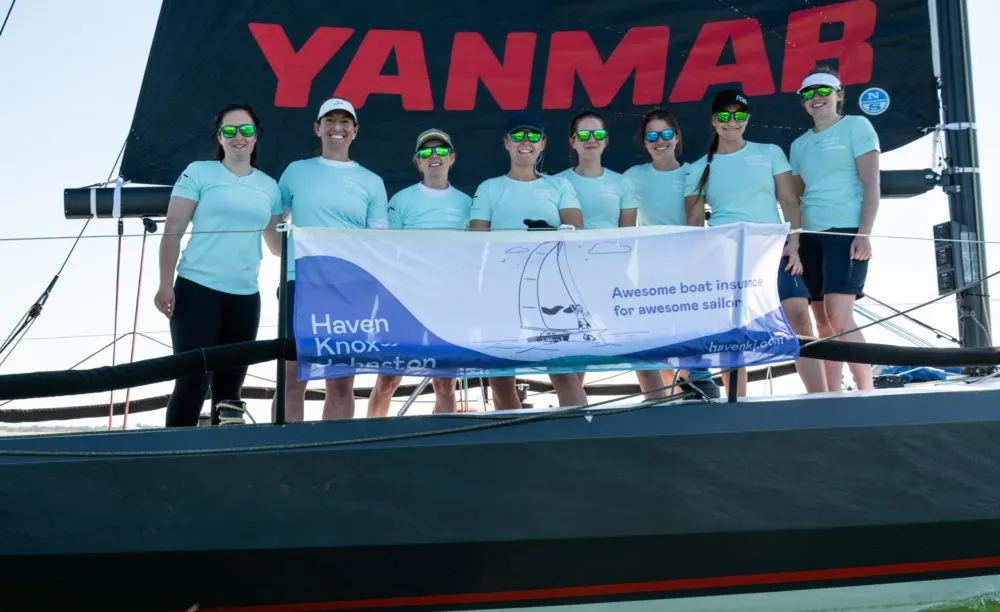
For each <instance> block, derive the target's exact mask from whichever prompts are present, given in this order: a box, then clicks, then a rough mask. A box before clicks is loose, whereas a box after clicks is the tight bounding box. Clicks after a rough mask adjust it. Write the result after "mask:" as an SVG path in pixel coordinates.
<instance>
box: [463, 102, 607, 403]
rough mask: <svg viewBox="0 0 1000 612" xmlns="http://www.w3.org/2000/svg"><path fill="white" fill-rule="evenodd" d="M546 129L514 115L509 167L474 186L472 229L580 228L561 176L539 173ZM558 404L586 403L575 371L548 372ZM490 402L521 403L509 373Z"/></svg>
mask: <svg viewBox="0 0 1000 612" xmlns="http://www.w3.org/2000/svg"><path fill="white" fill-rule="evenodd" d="M545 144H546V138H545V128H544V126H543V125H542V122H541V119H540V118H539V117H538V116H537V115H535V114H534V113H531V112H528V111H523V112H519V113H515V114H514V115H513V116H511V118H510V120H509V121H508V122H507V131H506V133H505V134H504V137H503V145H504V148H505V149H507V153H508V155H509V156H510V170H509V171H508V172H507V174H505V175H503V176H498V177H495V178H491V179H487V180H485V181H483V182H482V184H480V185H479V187H478V188H477V189H476V194H475V196H474V197H473V200H472V213H471V216H470V221H469V229H471V230H479V231H483V230H489V231H493V230H526V229H527V228H528V223H529V222H533V223H532V224H533V225H535V224H536V223H537V225H538V226H541V227H545V226H548V227H552V228H556V227H559V226H560V225H571V226H573V227H575V228H577V229H583V215H582V214H581V212H580V202H579V200H578V199H577V196H576V192H575V191H574V189H573V186H572V185H571V184H570V183H569V181H567V180H566V179H565V178H562V177H558V176H546V175H543V174H541V173H540V172H539V171H538V159H539V157H541V155H542V152H543V151H544V150H545ZM549 376H550V378H551V380H552V386H553V387H555V391H556V395H557V396H558V397H559V405H560V406H580V405H583V404H586V403H587V394H586V392H585V391H584V389H583V382H582V381H581V380H580V377H579V376H578V375H577V374H576V373H568V374H550V375H549ZM490 388H491V389H492V390H493V397H494V405H495V407H496V409H498V410H513V409H518V408H520V407H521V400H520V399H519V398H518V397H517V389H516V388H515V384H514V377H513V376H503V377H490Z"/></svg>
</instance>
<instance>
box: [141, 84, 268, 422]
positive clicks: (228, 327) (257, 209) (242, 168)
mask: <svg viewBox="0 0 1000 612" xmlns="http://www.w3.org/2000/svg"><path fill="white" fill-rule="evenodd" d="M259 129H260V122H259V121H258V120H257V116H256V115H255V114H254V111H253V109H252V108H251V107H249V106H247V105H243V104H236V105H232V106H227V107H225V108H223V109H222V110H221V111H220V112H219V114H218V115H217V117H216V120H215V155H214V157H215V159H214V160H211V161H196V162H191V163H190V164H188V166H187V167H186V168H185V169H184V171H183V172H182V173H181V176H180V177H179V178H178V179H177V182H176V183H175V184H174V188H173V191H172V192H171V194H170V203H169V204H168V207H167V218H166V222H165V224H164V228H163V238H162V239H161V241H160V287H159V290H158V291H157V292H156V296H155V297H154V298H153V302H154V304H155V305H156V308H157V310H159V311H160V312H162V313H163V314H164V315H165V316H166V317H167V318H169V319H170V338H171V340H172V343H173V350H174V352H175V353H180V352H183V351H190V350H194V349H198V348H202V347H206V346H215V345H220V344H230V343H234V342H247V341H251V340H255V339H256V338H257V329H258V326H259V324H260V291H259V287H258V282H257V279H258V276H259V273H260V262H261V258H262V256H263V252H262V248H261V234H262V232H264V231H265V230H269V229H272V228H273V227H274V225H275V223H276V222H275V220H274V215H275V214H277V213H279V212H280V211H281V194H280V193H279V190H278V185H277V183H275V181H274V179H273V178H271V177H270V176H268V175H266V174H264V173H263V172H261V171H260V170H258V169H257V168H255V167H254V164H255V163H256V161H257V139H258V136H259ZM189 224H191V225H192V226H193V227H192V235H191V239H190V241H189V242H188V244H187V246H186V247H185V248H184V252H183V253H181V252H180V243H181V235H182V234H183V233H184V232H185V231H186V230H187V227H188V225H189ZM178 257H180V263H179V264H178V261H177V260H178ZM175 267H176V271H177V278H176V281H175V280H174V268H175ZM246 373H247V368H246V367H240V368H232V369H229V370H219V371H216V372H211V373H203V374H192V375H189V376H183V377H181V378H178V379H177V381H176V382H175V383H174V391H173V393H171V394H170V400H169V401H168V403H167V416H166V425H167V427H194V426H196V425H197V424H198V416H199V414H200V413H201V408H202V405H203V404H204V403H205V393H206V391H207V390H208V387H209V383H210V382H211V387H212V406H213V410H217V411H218V414H219V417H220V419H221V421H222V422H224V423H227V422H239V421H241V420H242V417H243V414H244V413H245V412H246V406H245V404H243V402H242V401H240V392H241V390H242V388H243V381H244V379H245V378H246Z"/></svg>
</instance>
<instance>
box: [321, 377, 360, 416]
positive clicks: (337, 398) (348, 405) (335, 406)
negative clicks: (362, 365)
mask: <svg viewBox="0 0 1000 612" xmlns="http://www.w3.org/2000/svg"><path fill="white" fill-rule="evenodd" d="M353 418H354V376H353V375H351V376H345V377H343V378H327V379H326V400H325V401H324V402H323V420H324V421H333V420H338V419H353Z"/></svg>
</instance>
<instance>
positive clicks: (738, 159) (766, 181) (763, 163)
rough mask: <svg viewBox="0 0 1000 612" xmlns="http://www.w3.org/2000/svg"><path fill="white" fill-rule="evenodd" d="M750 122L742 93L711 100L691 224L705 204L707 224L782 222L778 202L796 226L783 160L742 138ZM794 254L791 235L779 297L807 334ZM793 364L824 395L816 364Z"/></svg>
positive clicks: (692, 176)
mask: <svg viewBox="0 0 1000 612" xmlns="http://www.w3.org/2000/svg"><path fill="white" fill-rule="evenodd" d="M749 120H750V113H749V105H748V103H747V99H746V97H745V96H743V94H742V93H740V92H738V91H736V90H733V89H727V90H725V91H721V92H719V93H718V94H717V95H716V96H715V99H714V100H713V102H712V119H711V123H712V128H713V131H714V134H713V135H712V141H711V144H710V145H709V149H708V154H707V155H705V156H704V157H702V158H701V159H699V160H698V161H696V162H695V163H694V164H692V166H691V171H690V173H689V174H688V178H687V184H686V188H685V192H684V193H685V196H686V197H685V205H686V207H687V215H688V223H689V224H690V225H696V226H702V225H704V224H705V204H706V203H707V204H708V205H710V206H711V207H712V218H711V220H710V221H709V225H711V226H718V225H725V224H727V223H783V221H782V219H781V215H780V214H779V213H778V204H779V203H780V205H781V211H782V212H783V213H784V217H785V221H787V222H788V223H789V224H790V225H791V228H792V229H793V230H796V229H798V228H799V226H800V216H799V198H798V197H797V196H796V195H795V191H794V187H793V184H792V169H791V166H789V164H788V159H787V158H786V157H785V153H784V151H782V150H781V147H779V146H777V145H774V144H764V143H759V142H750V141H747V140H744V138H743V133H744V132H745V131H746V128H747V124H748V123H749ZM798 251H799V235H798V234H797V233H794V234H790V235H789V237H788V242H787V243H786V245H785V249H784V252H783V254H782V258H781V264H780V266H779V269H778V298H779V299H780V300H781V307H782V309H783V310H784V312H785V317H786V318H787V319H788V322H789V324H791V326H792V329H793V330H794V331H795V333H796V334H799V335H801V336H812V335H813V331H812V320H811V319H810V318H809V291H808V290H807V289H806V286H805V283H804V282H803V280H802V263H801V262H800V261H799V254H798ZM795 365H796V369H797V370H798V373H799V376H800V377H801V378H802V382H803V384H804V385H805V387H806V390H807V391H808V392H820V391H826V378H825V376H824V374H823V368H822V365H821V364H820V362H818V361H816V360H814V359H804V358H803V359H799V360H798V362H796V364H795ZM723 379H724V380H725V379H726V377H723ZM726 382H727V383H728V381H726ZM746 385H747V373H746V369H745V368H740V370H739V385H738V388H739V395H741V396H742V395H746Z"/></svg>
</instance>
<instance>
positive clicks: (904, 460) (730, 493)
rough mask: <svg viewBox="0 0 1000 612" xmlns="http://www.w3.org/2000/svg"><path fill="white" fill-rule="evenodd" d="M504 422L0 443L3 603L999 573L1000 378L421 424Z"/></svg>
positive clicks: (585, 596) (482, 599)
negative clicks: (945, 388)
mask: <svg viewBox="0 0 1000 612" xmlns="http://www.w3.org/2000/svg"><path fill="white" fill-rule="evenodd" d="M497 421H498V419H496V418H494V417H493V416H486V417H484V416H457V417H437V418H425V417H417V418H413V417H411V418H402V419H384V420H377V421H366V420H358V421H352V422H341V423H309V424H300V425H294V426H288V427H281V428H278V427H272V426H250V427H240V428H222V429H220V428H199V429H192V430H187V431H148V432H146V431H144V432H129V433H115V434H90V435H67V436H54V437H46V438H34V439H29V438H17V439H3V440H0V452H5V451H7V452H9V451H10V450H11V449H18V450H21V451H25V450H35V451H40V450H43V449H44V450H47V451H52V450H57V449H58V450H62V451H81V450H87V451H100V452H108V451H111V452H114V451H176V450H180V449H210V448H226V447H236V448H244V449H246V448H249V447H259V446H261V445H296V444H299V445H301V444H311V443H316V442H322V441H334V440H340V441H343V440H350V439H370V438H381V440H377V441H369V442H364V443H358V444H336V445H332V446H319V447H315V446H313V447H301V446H300V447H299V448H294V447H293V448H288V449H286V450H257V451H244V452H237V453H225V454H212V453H195V454H191V455H152V456H124V457H100V456H92V457H76V456H64V457H63V456H61V457H52V456H37V455H30V454H29V455H9V454H8V455H0V534H2V537H0V570H2V571H0V609H2V610H41V609H73V610H108V611H111V610H123V611H124V610H129V611H131V612H138V611H142V610H170V609H179V610H184V609H186V608H187V607H188V606H191V605H193V604H195V603H197V604H199V606H200V608H199V609H200V610H221V609H227V608H232V609H233V610H235V609H245V610H258V611H259V612H265V611H266V612H277V611H279V610H285V611H292V610H296V611H305V610H343V609H406V610H417V609H419V610H458V609H462V610H469V609H477V608H495V607H516V606H528V605H538V604H543V603H544V604H549V605H552V604H556V603H577V604H579V603H587V602H592V601H624V600H629V599H643V598H645V599H655V598H672V597H688V596H694V595H707V594H722V593H733V592H755V591H767V590H784V589H796V588H816V587H819V586H833V585H844V584H866V583H872V582H888V581H903V580H906V581H909V580H926V579H930V578H940V577H949V576H959V575H961V576H967V575H985V574H997V573H1000V486H998V485H997V483H998V482H1000V446H998V444H997V440H998V439H1000V391H997V390H990V389H988V388H983V389H980V390H973V389H968V388H967V389H964V390H962V391H960V392H923V393H921V392H917V393H914V392H912V391H911V390H902V391H900V392H892V393H887V394H881V395H879V396H868V397H858V396H842V397H832V398H822V399H820V398H811V399H801V400H787V401H780V402H779V401H762V402H746V403H740V404H738V405H733V404H730V405H726V404H712V405H706V404H687V405H684V406H678V407H658V408H644V409H637V410H632V411H600V410H598V411H594V412H593V418H592V419H591V420H588V419H585V418H584V417H583V416H582V415H579V414H577V415H575V416H572V417H567V418H550V419H542V420H536V421H533V422H527V423H523V422H522V423H518V424H513V423H506V424H504V425H501V426H498V427H491V428H487V429H479V430H476V431H464V432H458V433H449V434H436V435H423V434H424V433H428V432H433V431H439V430H444V429H449V428H454V427H467V426H468V425H471V424H481V423H494V422H497ZM414 434H416V435H414ZM400 435H407V436H409V437H405V438H399V437H397V438H390V439H386V437H391V436H400ZM309 602H313V603H315V604H316V605H305V604H307V603H309ZM293 604H302V605H293ZM241 607H242V608H241Z"/></svg>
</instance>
